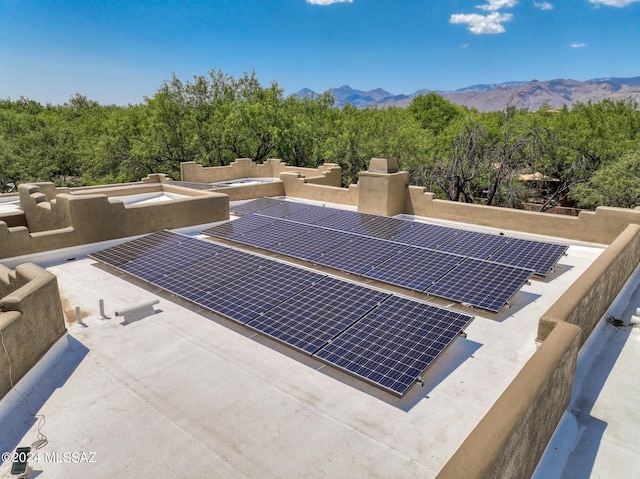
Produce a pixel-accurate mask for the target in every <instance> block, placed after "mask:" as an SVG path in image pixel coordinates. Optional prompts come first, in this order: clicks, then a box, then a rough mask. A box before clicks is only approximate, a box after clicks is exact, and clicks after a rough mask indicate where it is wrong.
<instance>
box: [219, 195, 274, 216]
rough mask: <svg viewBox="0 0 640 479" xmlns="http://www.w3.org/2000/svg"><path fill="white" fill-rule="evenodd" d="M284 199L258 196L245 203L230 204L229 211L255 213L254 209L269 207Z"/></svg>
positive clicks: (244, 213)
mask: <svg viewBox="0 0 640 479" xmlns="http://www.w3.org/2000/svg"><path fill="white" fill-rule="evenodd" d="M284 201H285V200H279V199H275V198H266V197H265V198H258V199H255V200H251V201H247V202H245V203H241V204H239V205H233V206H231V205H230V206H229V211H231V212H232V213H237V214H242V215H248V214H251V213H255V212H256V211H260V210H262V209H265V208H269V207H270V206H274V205H277V204H280V203H282V202H284Z"/></svg>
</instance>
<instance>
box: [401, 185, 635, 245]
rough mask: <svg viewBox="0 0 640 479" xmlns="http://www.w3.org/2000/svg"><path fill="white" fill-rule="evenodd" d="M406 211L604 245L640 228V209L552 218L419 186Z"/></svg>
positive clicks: (410, 193)
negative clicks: (441, 196)
mask: <svg viewBox="0 0 640 479" xmlns="http://www.w3.org/2000/svg"><path fill="white" fill-rule="evenodd" d="M405 210H406V213H408V214H415V215H418V216H427V217H432V218H440V219H445V220H451V221H460V222H463V223H471V224H477V225H482V226H491V227H494V228H505V229H511V230H516V231H523V232H527V233H534V234H541V235H548V236H557V237H560V238H567V239H572V240H579V241H589V242H594V243H602V244H609V243H611V242H612V241H613V240H614V239H615V238H617V237H618V235H619V234H620V233H622V231H623V230H624V229H625V228H626V227H627V225H628V224H630V223H639V224H640V210H638V209H625V208H609V207H600V208H598V209H596V211H595V212H591V211H582V212H580V214H579V215H578V216H577V217H571V216H564V215H551V214H545V213H536V212H533V211H523V210H516V209H509V208H499V207H492V206H482V205H474V204H468V203H459V202H455V201H446V200H437V199H435V195H434V194H433V193H427V192H425V191H424V188H421V187H417V186H410V187H409V188H408V189H407V196H406V204H405Z"/></svg>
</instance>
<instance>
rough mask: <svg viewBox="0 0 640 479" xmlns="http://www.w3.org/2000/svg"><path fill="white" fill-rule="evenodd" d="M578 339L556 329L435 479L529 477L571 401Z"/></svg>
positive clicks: (574, 332) (576, 331)
mask: <svg viewBox="0 0 640 479" xmlns="http://www.w3.org/2000/svg"><path fill="white" fill-rule="evenodd" d="M580 335H581V331H580V328H579V327H578V326H575V325H572V324H568V323H558V324H556V325H555V327H554V328H553V330H552V331H551V333H550V334H549V336H548V337H547V339H546V340H545V342H544V343H543V344H542V345H541V346H540V348H539V349H538V350H537V351H536V352H535V354H534V355H533V356H532V357H531V358H530V359H529V361H527V363H526V364H525V366H524V367H523V368H522V369H521V371H520V373H518V375H517V376H516V377H515V379H514V380H513V381H512V382H511V384H510V385H509V386H508V387H507V389H506V390H505V391H504V393H503V394H502V395H501V396H500V398H498V400H497V401H496V402H495V404H494V405H493V406H492V407H491V409H490V410H489V412H488V413H487V414H486V415H485V416H484V417H483V418H482V420H481V421H480V423H479V424H478V425H477V426H476V428H475V429H474V430H473V431H472V432H471V434H470V435H469V436H467V438H466V440H465V441H464V442H463V443H462V445H461V446H460V448H458V450H457V451H456V452H455V454H454V455H453V456H452V457H451V459H450V460H449V461H448V462H447V464H446V465H445V467H444V468H443V469H442V470H441V471H440V473H439V474H438V476H437V479H480V478H483V479H495V478H507V477H509V478H512V477H513V478H516V477H517V478H525V477H531V474H532V473H533V471H534V470H535V467H536V465H537V463H538V461H539V459H540V457H541V456H542V453H543V452H544V449H545V447H546V445H547V443H548V442H549V439H550V438H551V436H552V435H553V432H554V430H555V428H556V425H557V424H558V422H559V420H560V418H561V417H562V414H563V413H564V411H565V409H566V407H567V405H568V404H569V401H570V399H571V389H572V384H573V377H574V374H575V365H576V359H577V356H578V350H579V347H580Z"/></svg>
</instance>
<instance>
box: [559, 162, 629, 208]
mask: <svg viewBox="0 0 640 479" xmlns="http://www.w3.org/2000/svg"><path fill="white" fill-rule="evenodd" d="M571 196H572V197H573V198H574V199H576V201H577V202H578V205H579V206H581V207H584V208H595V207H597V206H603V205H604V206H618V207H621V208H635V207H637V206H640V150H635V151H634V152H630V153H627V154H625V155H624V156H622V157H621V158H620V159H618V160H616V161H613V162H610V163H609V164H608V165H606V166H604V167H603V168H601V169H599V170H598V171H597V172H596V173H595V174H594V175H593V176H592V177H591V178H590V179H589V181H588V182H585V183H582V184H580V185H576V187H575V188H574V189H573V191H572V192H571Z"/></svg>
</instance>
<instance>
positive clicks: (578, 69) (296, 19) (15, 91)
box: [0, 0, 640, 104]
mask: <svg viewBox="0 0 640 479" xmlns="http://www.w3.org/2000/svg"><path fill="white" fill-rule="evenodd" d="M210 70H222V71H223V72H224V73H227V74H229V75H232V76H234V77H239V76H242V74H243V73H244V72H251V71H255V72H256V75H257V77H258V79H259V80H260V82H261V83H262V84H263V85H265V86H266V85H268V84H269V83H270V82H272V81H275V82H277V83H278V85H279V86H280V87H282V88H284V89H285V91H286V92H287V93H295V92H296V91H298V90H300V89H302V88H304V87H308V88H311V89H313V90H315V91H317V92H322V91H325V90H327V89H329V88H332V87H339V86H342V85H345V84H348V85H350V86H351V87H353V88H358V89H362V90H369V89H373V88H378V87H380V88H384V89H386V90H388V91H390V92H392V93H396V94H398V93H406V94H409V93H413V92H414V91H416V90H419V89H422V88H426V89H431V90H449V89H456V88H462V87H465V86H469V85H473V84H477V83H499V82H503V81H511V80H532V79H537V80H551V79H554V78H573V79H576V80H587V79H591V78H600V77H609V76H618V77H632V76H640V0H562V1H560V0H453V1H442V2H440V1H437V0H396V1H392V0H333V1H332V0H270V1H267V0H263V1H260V0H238V1H232V0H209V1H199V0H189V1H187V0H172V1H166V0H156V1H150V0H112V1H98V0H57V1H50V0H0V98H5V99H6V98H10V99H12V100H15V99H17V98H19V97H20V96H24V97H27V98H30V99H33V100H36V101H39V102H41V103H54V104H59V103H64V102H66V101H67V100H68V99H69V98H70V97H71V96H72V95H74V94H75V93H80V94H83V95H85V96H87V97H88V98H90V99H92V100H96V101H99V102H100V103H102V104H110V103H115V104H127V103H141V102H143V101H144V97H145V96H148V97H150V96H153V94H154V93H155V92H156V91H157V90H158V88H159V87H160V86H161V85H162V82H163V81H165V80H168V79H170V78H171V75H172V74H173V73H175V74H176V75H177V76H178V78H180V79H181V80H183V81H187V80H190V79H192V78H193V76H194V75H206V74H207V73H208V72H209V71H210Z"/></svg>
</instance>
